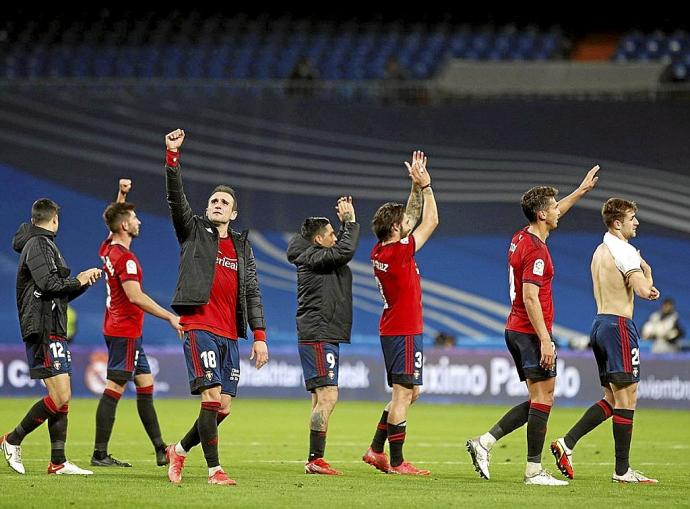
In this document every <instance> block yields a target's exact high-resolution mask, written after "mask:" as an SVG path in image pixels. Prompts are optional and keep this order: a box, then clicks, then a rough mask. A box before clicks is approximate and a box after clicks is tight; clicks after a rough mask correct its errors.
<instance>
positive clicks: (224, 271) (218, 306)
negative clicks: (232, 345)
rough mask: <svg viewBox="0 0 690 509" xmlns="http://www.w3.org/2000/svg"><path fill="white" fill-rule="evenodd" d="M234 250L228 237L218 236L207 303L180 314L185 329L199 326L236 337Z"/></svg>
mask: <svg viewBox="0 0 690 509" xmlns="http://www.w3.org/2000/svg"><path fill="white" fill-rule="evenodd" d="M237 285H238V279H237V251H236V250H235V243H234V242H233V240H232V237H227V238H224V239H219V242H218V253H217V255H216V272H215V274H214V276H213V284H212V285H211V296H210V297H209V300H208V303H207V304H204V305H202V306H195V307H194V308H193V309H192V311H191V312H190V313H187V314H183V315H182V316H181V317H180V325H182V328H183V329H184V330H185V331H190V330H203V331H207V332H211V333H213V334H216V335H218V336H222V337H224V338H229V339H237V316H236V313H237V290H238V286H237Z"/></svg>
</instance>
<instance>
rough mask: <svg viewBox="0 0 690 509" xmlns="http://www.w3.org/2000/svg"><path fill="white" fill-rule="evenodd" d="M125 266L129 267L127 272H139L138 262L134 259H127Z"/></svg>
mask: <svg viewBox="0 0 690 509" xmlns="http://www.w3.org/2000/svg"><path fill="white" fill-rule="evenodd" d="M125 267H126V268H127V274H136V273H137V262H135V261H134V260H127V263H126V264H125Z"/></svg>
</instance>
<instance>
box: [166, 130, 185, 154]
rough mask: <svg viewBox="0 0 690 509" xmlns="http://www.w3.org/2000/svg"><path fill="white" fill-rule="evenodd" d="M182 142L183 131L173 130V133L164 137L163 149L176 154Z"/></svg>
mask: <svg viewBox="0 0 690 509" xmlns="http://www.w3.org/2000/svg"><path fill="white" fill-rule="evenodd" d="M183 141H184V131H183V130H182V129H175V130H174V131H173V132H171V133H168V134H166V135H165V147H166V148H167V149H168V150H170V151H171V152H177V150H178V149H179V148H180V147H181V146H182V142H183Z"/></svg>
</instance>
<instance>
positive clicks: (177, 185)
mask: <svg viewBox="0 0 690 509" xmlns="http://www.w3.org/2000/svg"><path fill="white" fill-rule="evenodd" d="M184 136H185V134H184V131H183V130H182V129H176V130H175V131H173V132H171V133H168V134H166V135H165V147H166V149H167V151H168V154H171V156H169V155H168V154H166V161H165V177H166V178H165V185H166V192H167V194H166V197H167V199H168V206H169V207H170V215H171V216H172V221H173V226H174V227H175V234H176V235H177V240H178V242H180V243H182V242H184V241H185V239H187V237H189V235H190V234H191V233H192V229H193V228H192V225H193V218H194V213H193V212H192V207H190V206H189V202H188V201H187V197H186V196H185V194H184V187H183V186H182V174H181V172H182V170H181V168H180V158H179V149H180V147H181V146H182V142H183V141H184Z"/></svg>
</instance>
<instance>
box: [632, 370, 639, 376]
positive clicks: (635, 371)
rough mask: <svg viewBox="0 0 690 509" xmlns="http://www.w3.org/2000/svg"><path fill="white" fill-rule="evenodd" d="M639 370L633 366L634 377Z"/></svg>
mask: <svg viewBox="0 0 690 509" xmlns="http://www.w3.org/2000/svg"><path fill="white" fill-rule="evenodd" d="M639 372H640V370H639V369H637V368H633V376H635V377H636V376H637V374H638V373H639Z"/></svg>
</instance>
